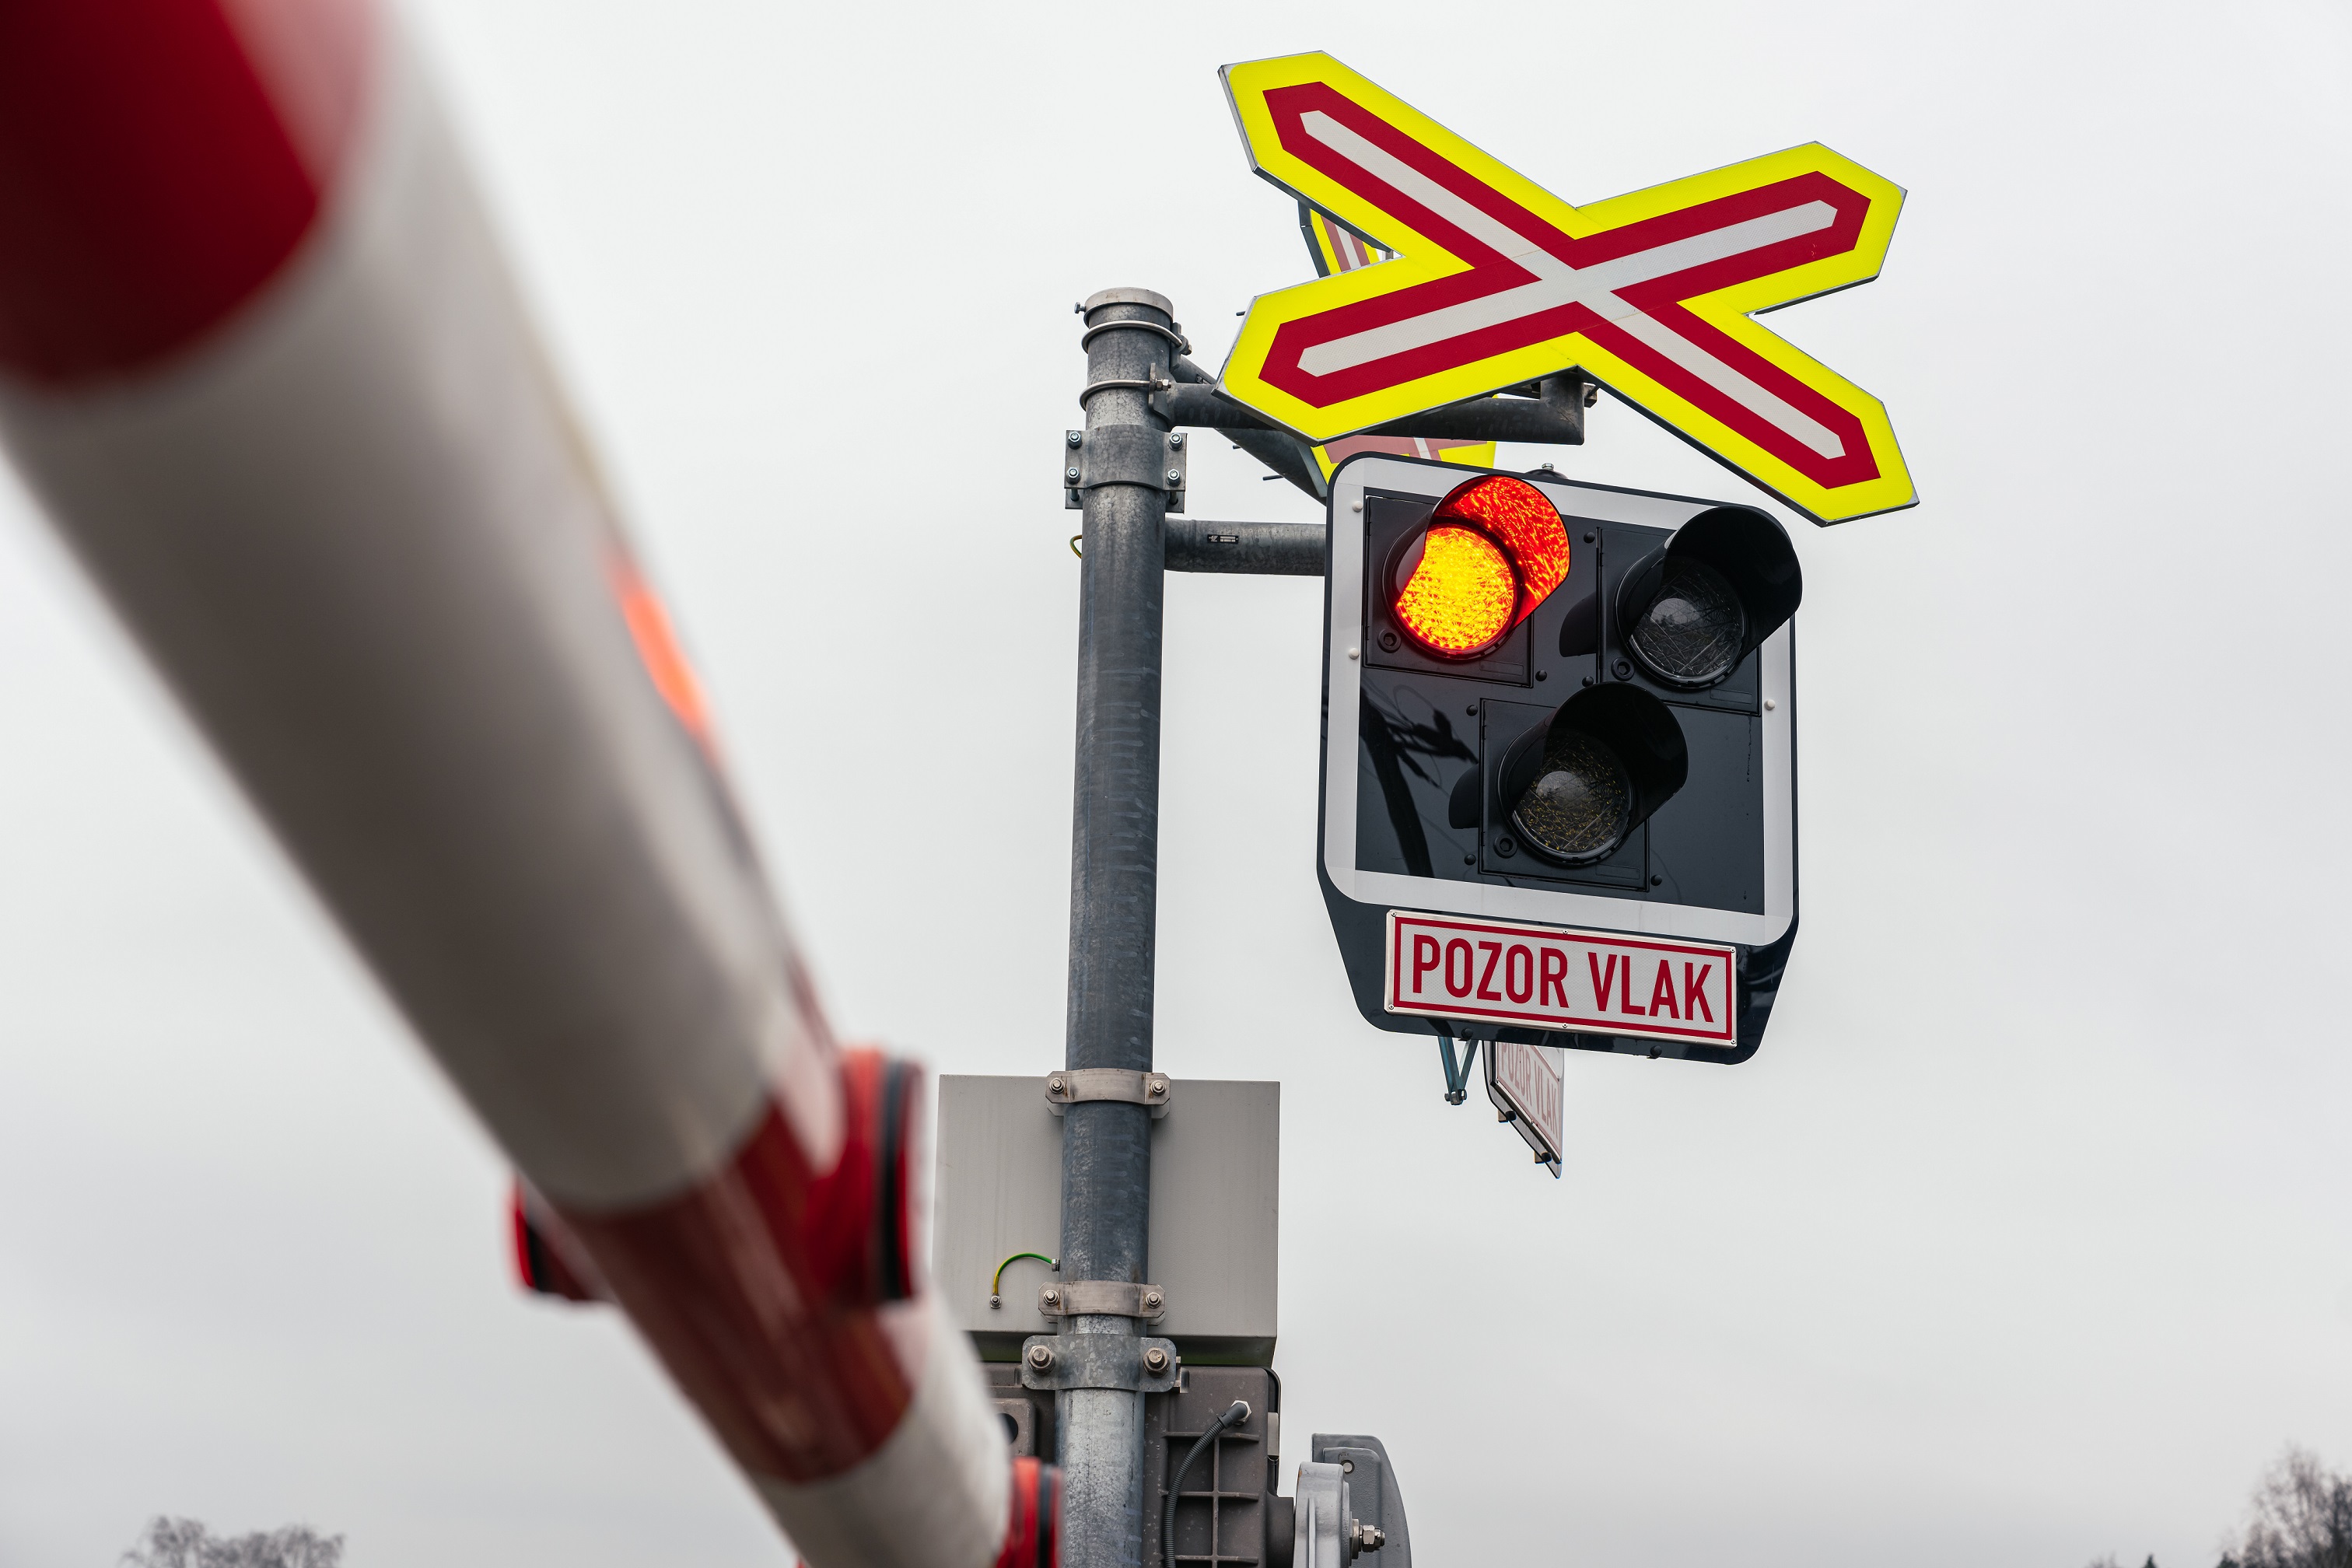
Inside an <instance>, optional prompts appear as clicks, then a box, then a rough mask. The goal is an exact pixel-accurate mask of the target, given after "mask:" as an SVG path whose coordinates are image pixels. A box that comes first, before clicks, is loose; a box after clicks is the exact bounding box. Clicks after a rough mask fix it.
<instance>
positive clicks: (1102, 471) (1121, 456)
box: [1062, 382, 1192, 512]
mask: <svg viewBox="0 0 2352 1568" xmlns="http://www.w3.org/2000/svg"><path fill="white" fill-rule="evenodd" d="M1119 384H1122V385H1133V384H1138V383H1119ZM1109 385H1113V383H1111V382H1097V383H1096V384H1095V385H1094V386H1090V387H1088V388H1087V391H1088V392H1093V391H1095V390H1097V388H1099V387H1105V386H1109ZM1062 447H1063V451H1062V500H1063V505H1064V506H1065V508H1066V509H1067V510H1076V509H1077V506H1078V498H1079V496H1080V494H1081V493H1082V492H1084V491H1086V490H1090V489H1094V488H1095V487H1096V486H1097V485H1146V486H1149V487H1150V488H1151V489H1156V490H1165V491H1166V492H1167V493H1168V510H1170V511H1171V512H1181V511H1182V510H1184V476H1185V472H1186V470H1187V468H1189V467H1190V464H1189V462H1188V461H1187V459H1188V458H1190V457H1191V455H1192V453H1191V447H1192V443H1191V442H1190V441H1188V440H1186V439H1185V438H1184V432H1182V431H1181V430H1167V431H1161V430H1154V429H1153V428H1151V426H1149V425H1104V426H1098V427H1097V428H1096V429H1094V430H1091V431H1087V430H1070V431H1066V432H1065V433H1064V435H1063V437H1062Z"/></svg>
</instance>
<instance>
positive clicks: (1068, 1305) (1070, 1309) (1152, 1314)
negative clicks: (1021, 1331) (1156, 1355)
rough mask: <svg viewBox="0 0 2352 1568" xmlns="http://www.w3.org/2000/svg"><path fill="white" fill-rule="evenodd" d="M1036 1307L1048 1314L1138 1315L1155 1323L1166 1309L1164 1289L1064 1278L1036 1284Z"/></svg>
mask: <svg viewBox="0 0 2352 1568" xmlns="http://www.w3.org/2000/svg"><path fill="white" fill-rule="evenodd" d="M1037 1310H1038V1312H1039V1314H1040V1315H1041V1316H1044V1317H1048V1318H1083V1317H1090V1316H1092V1317H1105V1318H1140V1319H1141V1320H1143V1321H1145V1322H1147V1323H1156V1322H1158V1321H1160V1319H1161V1318H1163V1317H1165V1316H1167V1313H1168V1292H1167V1291H1165V1290H1162V1289H1160V1287H1159V1286H1157V1285H1137V1284H1133V1283H1131V1282H1129V1281H1128V1280H1125V1279H1064V1280H1060V1281H1058V1282H1056V1283H1054V1284H1048V1285H1040V1286H1038V1287H1037Z"/></svg>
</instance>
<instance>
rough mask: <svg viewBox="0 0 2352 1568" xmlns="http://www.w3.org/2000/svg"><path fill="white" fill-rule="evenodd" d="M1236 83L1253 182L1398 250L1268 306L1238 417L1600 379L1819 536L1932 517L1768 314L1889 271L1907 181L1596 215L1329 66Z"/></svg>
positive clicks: (1856, 180) (1251, 333)
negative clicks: (1831, 529)
mask: <svg viewBox="0 0 2352 1568" xmlns="http://www.w3.org/2000/svg"><path fill="white" fill-rule="evenodd" d="M1223 76H1224V82H1225V91H1226V95H1227V97H1228V98H1229V99H1230V100H1232V103H1233V109H1234V118H1235V120H1236V121H1238V122H1239V124H1240V127H1241V132H1242V137H1243V140H1244V142H1246V143H1247V144H1248V148H1249V155H1250V161H1251V164H1252V166H1253V168H1254V169H1255V171H1256V172H1257V173H1258V174H1261V175H1263V176H1264V177H1265V178H1266V179H1267V180H1270V181H1271V182H1273V183H1274V184H1276V185H1278V186H1280V187H1282V188H1283V189H1284V190H1286V191H1288V192H1289V193H1291V194H1292V195H1295V196H1296V197H1297V198H1298V199H1299V200H1300V201H1303V202H1305V203H1306V204H1307V205H1309V206H1311V207H1313V208H1315V209H1316V210H1317V211H1318V212H1320V213H1323V214H1325V215H1326V216H1328V217H1329V218H1331V219H1332V220H1333V221H1334V222H1335V223H1337V224H1339V225H1340V226H1343V227H1345V228H1347V229H1349V230H1351V231H1353V232H1355V233H1357V234H1360V235H1362V236H1364V237H1367V238H1369V239H1370V241H1372V242H1373V243H1374V244H1377V245H1379V246H1381V247H1383V248H1385V249H1387V250H1391V251H1393V252H1394V253H1395V258H1394V259H1392V260H1387V261H1382V262H1381V263H1379V264H1378V265H1376V266H1370V267H1364V268H1358V269H1355V270H1350V271H1345V272H1339V273H1336V274H1334V275H1332V276H1330V277H1327V278H1321V279H1317V280H1315V281H1313V282H1310V283H1306V284H1302V285H1300V286H1299V287H1297V288H1293V289H1282V290H1280V291H1278V292H1276V293H1273V294H1266V295H1261V296H1260V297H1259V298H1258V299H1257V300H1255V301H1254V302H1253V303H1252V305H1251V308H1250V310H1249V314H1248V318H1247V320H1246V321H1244V323H1243V326H1242V331H1241V335H1240V337H1239V338H1238V339H1237V340H1236V342H1235V343H1234V351H1233V353H1232V355H1231V356H1230V357H1229V358H1228V359H1227V361H1226V363H1225V366H1224V370H1223V375H1222V376H1221V378H1220V385H1221V387H1222V389H1223V391H1224V392H1225V394H1226V395H1229V396H1231V397H1233V398H1234V400H1236V401H1237V402H1240V403H1242V404H1244V405H1246V406H1248V407H1250V408H1252V409H1254V410H1255V411H1256V412H1258V413H1260V414H1262V415H1265V416H1266V417H1268V418H1270V419H1273V420H1275V421H1276V422H1277V423H1279V424H1281V425H1284V426H1288V427H1289V428H1290V429H1293V430H1295V431H1297V432H1298V433H1299V434H1300V435H1301V436H1304V437H1307V438H1308V439H1310V440H1313V441H1318V442H1321V441H1328V440H1330V439H1332V438H1334V437H1340V436H1344V435H1347V434H1349V432H1351V431H1356V430H1362V429H1365V428H1368V427H1370V426H1374V425H1379V424H1381V423H1384V422H1386V421H1389V420H1392V419H1400V418H1403V417H1405V416H1409V415H1412V414H1415V413H1418V412H1420V411H1422V410H1423V409H1428V408H1434V407H1438V406H1440V405H1444V404H1448V403H1454V402H1457V401H1460V400H1462V399H1465V398H1470V397H1476V396H1480V395H1484V394H1486V393H1489V392H1493V391H1495V390H1496V389H1497V388H1501V387H1507V386H1514V385H1519V384H1525V383H1528V382H1531V381H1536V380H1538V379H1540V378H1542V377H1544V376H1547V375H1552V374H1558V373H1559V372H1562V371H1566V370H1570V369H1581V370H1583V371H1585V372H1587V373H1588V374H1591V376H1592V377H1593V379H1595V380H1597V381H1599V382H1600V383H1601V384H1602V385H1604V386H1606V387H1607V388H1608V389H1609V390H1610V391H1611V392H1612V393H1614V394H1615V395H1618V396H1620V397H1622V398H1623V399H1624V400H1625V401H1627V402H1629V403H1631V404H1633V405H1634V406H1635V407H1637V408H1639V409H1641V410H1642V411H1643V413H1645V414H1647V415H1649V416H1651V417H1652V418H1654V419H1656V420H1658V421H1659V422H1660V423H1661V424H1663V425H1664V426H1666V427H1667V428H1669V429H1671V430H1673V431H1675V433H1676V434H1677V435H1679V436H1681V437H1684V438H1685V440H1688V441H1690V442H1692V443H1693V444H1694V445H1696V446H1697V447H1700V448H1701V449H1702V450H1704V451H1706V452H1707V453H1709V454H1710V455H1712V456H1714V457H1715V458H1718V459H1719V460H1721V461H1722V462H1724V463H1726V464H1727V465H1728V466H1729V467H1731V468H1736V469H1738V470H1739V471H1740V472H1742V473H1744V474H1746V475H1748V477H1749V478H1750V479H1754V480H1755V481H1756V482H1757V483H1758V484H1759V485H1762V486H1763V487H1764V488H1765V489H1768V490H1770V491H1771V492H1773V493H1774V494H1776V495H1778V496H1780V498H1781V499H1782V500H1786V501H1788V502H1789V503H1790V505H1791V506H1794V507H1796V508H1797V509H1798V510H1801V511H1802V512H1804V513H1806V514H1807V515H1808V516H1810V517H1811V518H1813V519H1814V520H1815V521H1821V522H1840V521H1845V520H1847V519H1850V518H1856V517H1864V516H1867V515H1869V514H1870V513H1873V512H1881V511H1890V510H1895V509H1897V508H1901V507H1907V506H1911V505H1913V504H1915V503H1916V500H1917V496H1916V493H1915V492H1914V490H1913V489H1912V484H1911V477H1910V474H1909V473H1908V471H1907V470H1906V468H1904V465H1903V457H1902V454H1901V452H1900V451H1898V450H1897V449H1896V447H1895V433H1894V430H1893V428H1892V427H1891V426H1889V424H1888V423H1887V418H1886V411H1885V407H1884V406H1883V405H1881V404H1880V403H1879V402H1878V400H1877V399H1876V398H1874V397H1873V396H1871V395H1869V394H1868V393H1866V392H1864V391H1863V390H1862V389H1861V388H1860V387H1858V386H1855V385H1854V384H1853V383H1851V382H1849V381H1847V380H1845V379H1844V378H1843V376H1841V375H1839V374H1837V373H1835V372H1834V371H1832V370H1831V369H1830V368H1829V367H1828V366H1826V365H1823V364H1822V363H1819V362H1818V361H1816V360H1814V359H1812V358H1811V357H1810V356H1809V355H1807V354H1805V353H1802V352H1801V351H1800V350H1798V349H1796V348H1795V347H1793V346H1791V345H1790V343H1788V342H1786V341H1784V340H1783V339H1781V338H1780V337H1779V336H1777V335H1775V334H1774V333H1772V332H1770V331H1766V330H1765V329H1764V328H1763V327H1761V326H1759V325H1758V324H1757V322H1756V321H1754V320H1753V319H1752V318H1753V317H1754V315H1755V314H1756V313H1758V312H1759V311H1764V310H1774V309H1777V308H1779V307H1780V306H1782V305H1789V304H1793V303H1795V302H1796V301H1798V300H1805V299H1810V298H1812V297H1813V296H1815V295H1819V294H1825V293H1828V292H1830V291H1832V289H1843V288H1847V287H1849V286H1851V285H1853V284H1856V283H1862V282H1866V281H1868V280H1869V279H1872V278H1874V277H1875V276H1877V273H1878V268H1879V264H1880V261H1881V259H1882V258H1884V257H1885V254H1886V246H1887V241H1888V240H1889V239H1890V238H1891V237H1893V234H1894V231H1895V214H1896V212H1897V211H1898V210H1899V209H1900V208H1901V206H1902V205H1903V192H1902V191H1901V189H1900V188H1899V187H1897V186H1895V185H1894V184H1890V183H1889V182H1887V181H1885V180H1884V179H1881V178H1880V177H1879V176H1878V175H1876V174H1872V173H1871V172H1870V171H1869V170H1867V169H1865V168H1864V167H1862V166H1861V165H1860V164H1858V163H1853V162H1852V161H1850V160H1848V159H1845V158H1842V157H1840V156H1839V155H1838V154H1837V153H1832V152H1831V151H1830V150H1829V149H1828V148H1826V147H1823V146H1822V145H1820V144H1819V143H1809V144H1807V145H1805V146H1802V147H1792V148H1790V149H1789V150H1788V151H1786V152H1782V153H1770V154H1768V155H1767V156H1764V157H1761V158H1752V159H1749V160H1748V162H1746V163H1735V164H1733V165H1731V166H1730V167H1728V168H1724V169H1717V170H1716V171H1714V172H1713V173H1711V174H1696V175H1693V176H1691V177H1690V178H1688V179H1683V180H1676V181H1674V182H1672V183H1671V184H1664V185H1658V186H1655V187H1653V188H1652V189H1650V190H1646V191H1636V192H1634V193H1633V194H1632V195H1622V196H1617V197H1613V198H1612V199H1610V200H1608V201H1603V202H1597V203H1594V204H1592V205H1589V206H1583V207H1577V206H1571V205H1569V204H1568V203H1566V202H1564V201H1561V200H1560V199H1559V197H1557V196H1555V195H1551V194H1550V193H1549V191H1546V190H1544V189H1543V188H1542V187H1541V186H1539V185H1537V184H1535V183H1534V182H1532V181H1530V180H1528V179H1527V178H1526V177H1525V176H1523V175H1521V174H1517V173H1516V172H1514V171H1513V170H1511V169H1510V168H1508V167H1507V166H1505V165H1504V164H1503V163H1499V162H1498V161H1496V159H1494V158H1492V157H1490V156H1488V155H1487V154H1486V153H1482V152H1480V151H1479V150H1478V149H1477V148H1475V147H1474V146H1472V145H1471V144H1470V143H1469V142H1465V141H1464V140H1463V139H1462V138H1460V137H1459V136H1456V135H1454V133H1453V132H1450V131H1447V130H1446V129H1445V128H1444V126H1442V125H1439V124H1438V123H1437V122H1436V121H1433V120H1431V119H1429V118H1428V117H1427V116H1426V115H1423V114H1422V113H1420V112H1419V111H1418V110H1414V109H1413V108H1412V106H1411V105H1409V104H1407V103H1404V102H1403V101H1402V100H1399V99H1397V98H1395V97H1393V96H1391V94H1389V93H1387V92H1384V91H1382V90H1381V89H1380V88H1378V87H1376V86H1374V85H1373V84H1372V83H1371V82H1370V81H1368V80H1366V79H1364V78H1362V77H1360V76H1359V75H1357V74H1356V73H1355V72H1354V71H1351V70H1349V68H1347V67H1345V66H1343V65H1341V64H1340V63H1339V61H1337V60H1335V59H1333V58H1331V57H1330V56H1328V55H1326V54H1319V53H1318V54H1304V55H1290V56H1286V57H1285V58H1280V59H1272V60H1257V61H1253V62H1251V63H1249V64H1246V65H1234V66H1227V67H1226V68H1224V72H1223Z"/></svg>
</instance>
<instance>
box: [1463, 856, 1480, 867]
mask: <svg viewBox="0 0 2352 1568" xmlns="http://www.w3.org/2000/svg"><path fill="white" fill-rule="evenodd" d="M1462 863H1463V864H1464V865H1465V866H1475V865H1476V864H1477V863H1478V857H1476V856H1475V855H1465V856H1464V857H1462Z"/></svg>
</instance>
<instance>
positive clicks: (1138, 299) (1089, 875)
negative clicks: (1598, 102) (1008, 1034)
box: [1055, 289, 1182, 1568]
mask: <svg viewBox="0 0 2352 1568" xmlns="http://www.w3.org/2000/svg"><path fill="white" fill-rule="evenodd" d="M1083 311H1084V315H1085V318H1086V328H1085V334H1084V337H1083V339H1082V340H1081V341H1082V342H1083V344H1084V346H1085V349H1086V353H1087V387H1086V390H1085V392H1084V393H1083V394H1082V395H1081V401H1082V403H1083V405H1084V407H1085V410H1086V417H1085V430H1084V433H1083V438H1082V441H1081V443H1080V445H1079V447H1076V448H1074V449H1073V450H1072V452H1071V454H1070V460H1071V466H1072V468H1074V469H1079V470H1081V471H1082V477H1079V478H1078V482H1077V483H1076V485H1074V487H1073V488H1076V489H1079V494H1080V500H1081V506H1082V509H1083V515H1084V518H1085V525H1084V526H1085V545H1084V550H1085V559H1084V561H1083V563H1081V565H1080V567H1079V590H1078V592H1079V610H1078V734H1077V780H1076V792H1075V799H1074V802H1073V821H1072V825H1071V835H1070V996H1069V1034H1068V1043H1067V1049H1066V1066H1067V1067H1069V1068H1121V1069H1125V1070H1128V1071H1131V1072H1144V1071H1148V1070H1150V1067H1151V1016H1152V985H1153V974H1152V952H1153V938H1154V931H1155V921H1156V912H1157V911H1156V902H1157V899H1158V893H1159V871H1160V605H1161V592H1162V587H1163V584H1164V577H1163V573H1164V570H1165V566H1166V555H1165V549H1166V539H1165V525H1166V519H1167V511H1168V494H1169V490H1168V486H1169V484H1170V483H1171V479H1170V471H1169V462H1170V457H1171V447H1170V440H1171V437H1170V433H1169V422H1168V420H1167V419H1166V418H1164V417H1163V416H1161V415H1160V413H1159V412H1157V411H1156V410H1155V409H1154V407H1153V406H1152V393H1153V391H1154V390H1155V388H1164V386H1165V385H1166V384H1169V383H1171V382H1172V381H1173V379H1174V377H1173V375H1172V373H1171V366H1173V365H1174V364H1175V363H1177V360H1178V358H1179V355H1180V353H1181V344H1182V338H1181V334H1180V332H1179V331H1178V329H1177V326H1176V322H1175V317H1174V311H1173V308H1172V307H1171V305H1170V303H1169V301H1168V300H1166V299H1165V298H1163V297H1162V296H1160V295H1159V294H1155V293H1152V292H1151V291H1150V290H1149V289H1105V290H1104V291H1103V292H1101V293H1099V294H1097V295H1095V296H1094V297H1093V298H1091V299H1089V300H1087V302H1086V305H1085V306H1084V307H1083ZM1176 439H1178V440H1181V437H1176ZM1177 472H1178V473H1180V474H1181V464H1180V466H1179V468H1178V469H1177ZM1150 1133H1151V1113H1150V1110H1149V1109H1148V1108H1147V1107H1146V1106H1144V1105H1142V1104H1139V1103H1132V1102H1129V1101H1125V1100H1089V1101H1087V1102H1084V1103H1079V1104H1073V1105H1071V1106H1069V1107H1068V1108H1067V1110H1066V1113H1065V1117H1064V1123H1063V1134H1062V1267H1061V1274H1062V1279H1063V1280H1064V1281H1065V1282H1066V1283H1067V1282H1069V1281H1091V1280H1100V1281H1113V1282H1119V1283H1130V1284H1140V1283H1142V1282H1143V1281H1144V1280H1145V1279H1147V1277H1148V1276H1147V1272H1146V1270H1147V1268H1148V1267H1149V1261H1150V1238H1149V1236H1148V1227H1149V1219H1150V1197H1151V1143H1150ZM1060 1322H1061V1329H1060V1332H1061V1333H1062V1334H1064V1335H1076V1334H1118V1335H1126V1336H1129V1337H1130V1338H1132V1337H1134V1336H1136V1335H1138V1334H1139V1333H1140V1332H1141V1325H1140V1323H1139V1321H1137V1320H1136V1319H1134V1318H1130V1317H1121V1316H1112V1315H1108V1314H1093V1313H1087V1314H1080V1315H1076V1316H1072V1317H1066V1318H1063V1319H1062V1320H1060ZM1055 1417H1056V1419H1055V1426H1056V1427H1057V1428H1058V1430H1059V1432H1060V1435H1061V1436H1060V1448H1061V1454H1060V1458H1061V1463H1062V1474H1063V1487H1064V1508H1063V1536H1062V1554H1063V1561H1064V1562H1065V1563H1067V1564H1068V1565H1069V1568H1137V1565H1139V1563H1141V1562H1142V1561H1143V1525H1144V1511H1145V1510H1144V1479H1145V1478H1144V1474H1143V1446H1144V1445H1143V1395H1142V1394H1141V1393H1140V1392H1135V1391H1129V1390H1128V1389H1111V1388H1071V1389H1065V1390H1063V1391H1062V1392H1061V1393H1060V1394H1058V1395H1057V1401H1056V1410H1055Z"/></svg>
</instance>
